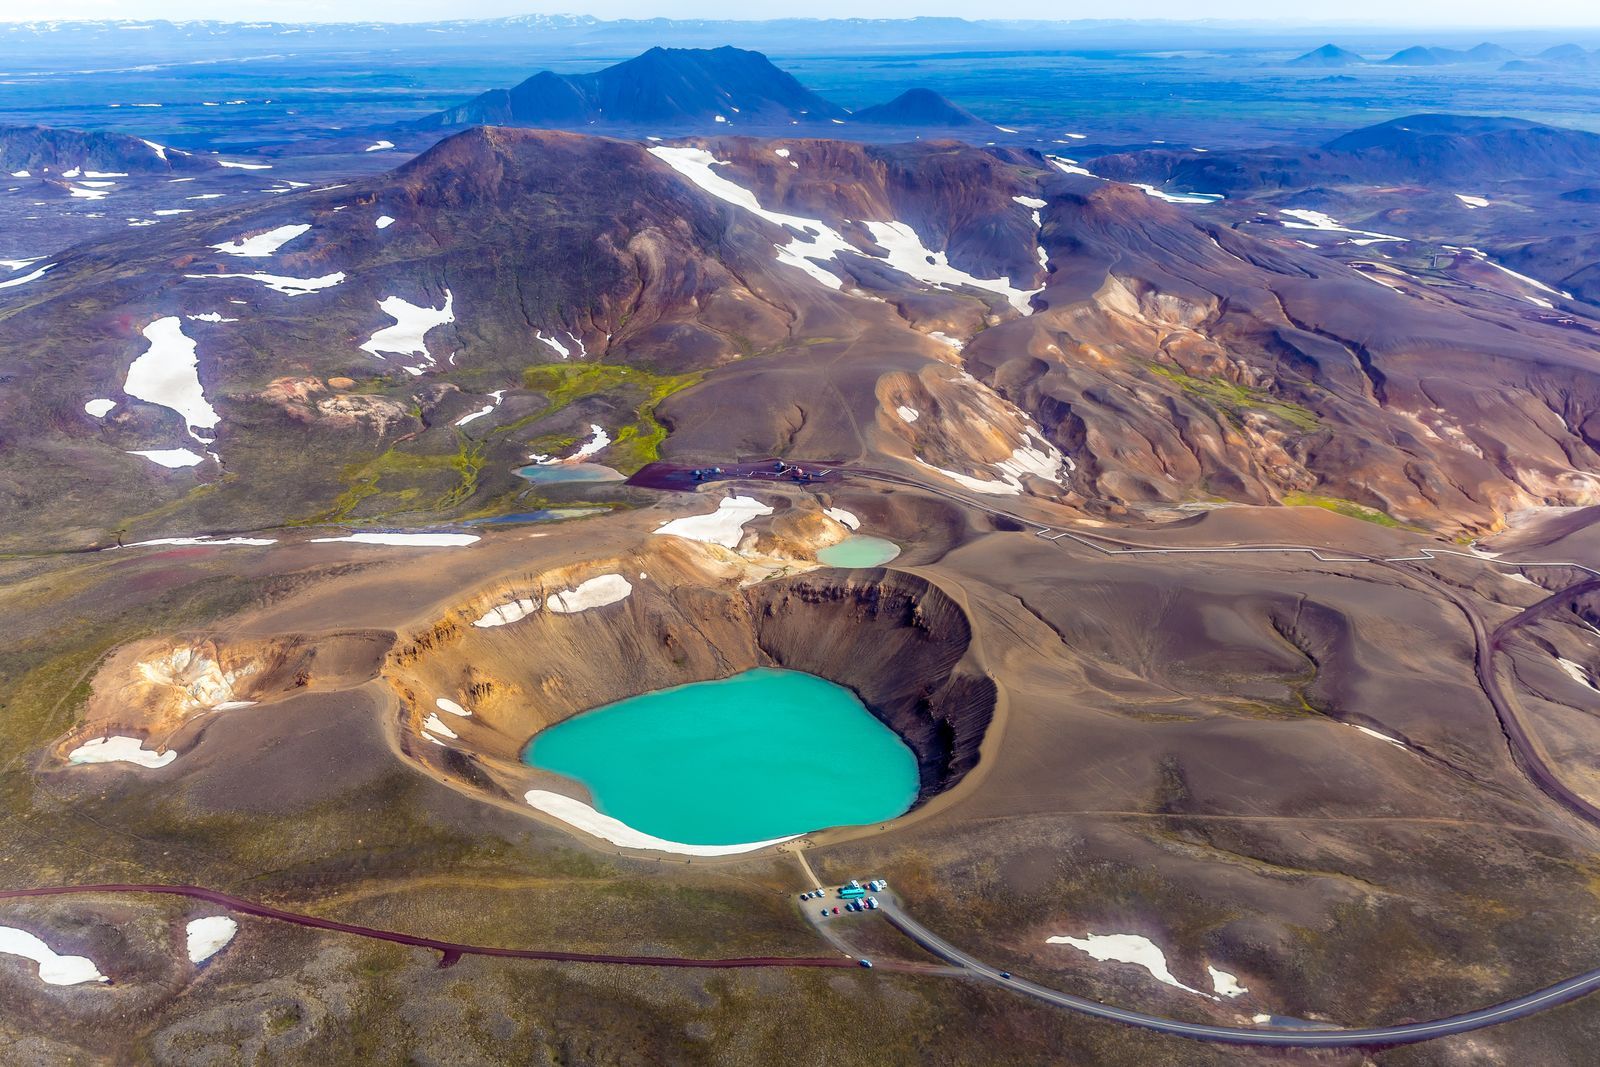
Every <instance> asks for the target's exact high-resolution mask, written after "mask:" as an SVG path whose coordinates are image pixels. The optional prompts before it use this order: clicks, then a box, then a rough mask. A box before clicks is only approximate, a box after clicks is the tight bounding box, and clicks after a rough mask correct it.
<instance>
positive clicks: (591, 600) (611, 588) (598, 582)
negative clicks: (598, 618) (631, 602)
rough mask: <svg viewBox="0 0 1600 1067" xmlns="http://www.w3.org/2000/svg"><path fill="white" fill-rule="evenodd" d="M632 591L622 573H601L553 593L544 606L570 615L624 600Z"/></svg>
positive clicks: (631, 586) (561, 613) (630, 585)
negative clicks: (574, 585) (570, 587)
mask: <svg viewBox="0 0 1600 1067" xmlns="http://www.w3.org/2000/svg"><path fill="white" fill-rule="evenodd" d="M632 592H633V585H632V584H631V583H629V581H628V579H626V578H624V577H623V576H622V575H620V574H602V575H600V576H599V577H596V578H590V579H589V580H588V581H586V582H579V583H578V585H577V586H576V587H575V588H573V589H567V590H564V591H562V592H560V593H555V594H553V595H552V596H551V597H550V598H549V599H548V600H547V601H545V606H546V607H548V608H549V609H550V610H551V611H553V612H556V613H557V614H560V615H572V614H576V613H577V612H580V611H588V610H589V609H590V608H603V607H605V606H606V605H607V604H615V603H617V602H619V601H622V600H626V599H627V598H628V595H629V594H630V593H632Z"/></svg>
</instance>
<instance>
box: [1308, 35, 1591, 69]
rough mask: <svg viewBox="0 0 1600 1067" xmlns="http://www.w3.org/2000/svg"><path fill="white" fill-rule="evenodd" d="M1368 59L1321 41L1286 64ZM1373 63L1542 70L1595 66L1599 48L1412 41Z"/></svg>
mask: <svg viewBox="0 0 1600 1067" xmlns="http://www.w3.org/2000/svg"><path fill="white" fill-rule="evenodd" d="M1370 62H1372V61H1370V60H1368V59H1367V58H1366V57H1365V56H1362V55H1360V54H1359V53H1356V52H1352V51H1350V50H1349V49H1346V48H1340V47H1339V46H1338V45H1335V44H1325V45H1323V46H1322V47H1321V48H1313V49H1312V50H1311V51H1309V52H1307V53H1305V54H1304V55H1299V56H1296V57H1295V58H1293V59H1291V60H1289V62H1288V64H1287V66H1291V67H1354V66H1361V65H1365V64H1367V63H1370ZM1376 63H1377V65H1380V66H1386V67H1448V66H1460V65H1467V64H1473V65H1481V66H1487V65H1490V64H1499V65H1500V69H1501V70H1545V69H1556V68H1562V67H1569V68H1570V67H1577V68H1584V67H1595V66H1600V49H1596V50H1595V51H1593V52H1589V51H1587V50H1585V49H1584V48H1583V47H1582V46H1580V45H1575V44H1562V45H1556V46H1554V47H1552V48H1546V49H1545V50H1544V51H1542V52H1540V53H1538V54H1537V55H1534V56H1519V55H1518V54H1517V53H1515V52H1513V51H1512V50H1511V49H1509V48H1504V47H1502V46H1500V45H1497V44H1492V43H1490V42H1487V41H1485V42H1484V43H1483V44H1480V45H1477V46H1475V47H1473V48H1467V49H1460V48H1435V47H1430V46H1428V45H1420V44H1419V45H1412V46H1411V47H1410V48H1402V49H1401V50H1400V51H1398V52H1396V53H1395V54H1394V55H1392V56H1390V57H1389V58H1387V59H1381V60H1377V61H1376Z"/></svg>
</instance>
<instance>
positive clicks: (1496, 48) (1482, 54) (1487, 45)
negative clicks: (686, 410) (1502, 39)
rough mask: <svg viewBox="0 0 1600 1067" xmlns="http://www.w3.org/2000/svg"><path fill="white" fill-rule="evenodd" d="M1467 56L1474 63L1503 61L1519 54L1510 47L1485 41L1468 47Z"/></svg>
mask: <svg viewBox="0 0 1600 1067" xmlns="http://www.w3.org/2000/svg"><path fill="white" fill-rule="evenodd" d="M1466 57H1467V60H1468V61H1469V62H1472V63H1503V62H1505V61H1506V60H1510V59H1515V58H1517V54H1516V53H1515V52H1513V51H1512V50H1511V49H1509V48H1502V47H1501V46H1500V45H1497V44H1494V43H1492V42H1489V41H1485V42H1483V43H1482V44H1480V45H1474V46H1473V47H1471V48H1469V49H1467V51H1466Z"/></svg>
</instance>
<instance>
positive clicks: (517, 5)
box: [0, 0, 1600, 28]
mask: <svg viewBox="0 0 1600 1067" xmlns="http://www.w3.org/2000/svg"><path fill="white" fill-rule="evenodd" d="M1291 10H1292V12H1293V18H1292V22H1290V23H1285V24H1286V25H1291V24H1294V23H1299V24H1306V23H1316V24H1322V25H1331V24H1350V23H1361V24H1367V25H1403V26H1422V27H1425V26H1438V27H1441V28H1446V27H1448V28H1460V27H1462V26H1465V25H1476V26H1496V27H1504V28H1532V27H1539V26H1600V4H1597V3H1595V2H1594V0H1521V2H1519V3H1517V4H1515V5H1507V4H1506V3H1505V2H1504V0H1405V2H1404V3H1396V2H1395V0H1300V2H1299V3H1296V4H1293V5H1292V8H1291ZM539 11H543V12H549V13H570V12H576V13H580V14H588V15H595V16H598V17H600V18H653V17H658V16H660V17H669V18H734V19H760V18H778V17H793V16H795V15H797V14H802V13H803V14H805V15H809V16H812V17H819V18H834V17H837V18H856V17H863V16H864V17H870V18H909V17H912V16H915V15H955V16H962V17H966V18H990V17H994V16H995V15H997V14H1002V13H1004V14H1008V15H1012V16H1013V17H1033V18H1041V17H1045V18H1057V19H1073V18H1105V17H1107V16H1108V15H1112V16H1113V17H1115V18H1121V19H1146V18H1148V19H1178V20H1186V21H1187V20H1193V19H1194V18H1196V17H1197V16H1203V17H1205V18H1207V19H1226V20H1234V19H1252V20H1254V19H1260V20H1267V21H1277V20H1282V19H1283V18H1284V15H1285V5H1284V3H1283V2H1282V0H1208V2H1207V3H1206V4H1204V5H1201V6H1200V7H1197V6H1196V4H1195V3H1194V2H1193V0H1119V2H1118V3H1117V4H1116V5H1115V8H1114V11H1108V10H1107V8H1106V5H1105V4H1104V3H1103V2H1100V0H1096V2H1092V3H1091V2H1087V0H1068V2H1066V3H1060V4H1051V5H1049V6H1048V7H1046V8H1043V9H1033V10H1023V9H1018V8H1015V7H1012V8H1000V9H997V8H996V7H995V6H994V5H993V4H992V3H986V2H984V0H877V2H876V3H873V4H871V5H863V4H862V3H861V2H860V0H807V3H805V4H804V5H796V4H795V3H794V2H793V0H788V2H785V3H777V2H773V0H648V2H641V0H565V2H561V0H557V2H554V3H551V2H545V3H541V2H540V0H452V2H451V3H449V4H443V5H441V4H440V3H439V2H438V0H230V2H229V3H228V4H226V5H218V4H217V3H216V0H0V21H26V20H31V19H100V18H132V19H219V18H220V19H227V20H232V21H251V20H263V21H274V22H296V21H305V22H329V21H339V22H342V21H369V20H373V21H392V22H418V21H431V20H436V19H443V18H450V19H456V18H492V17H495V16H500V15H521V14H528V13H531V12H539ZM1046 12H1048V14H1047V13H1046Z"/></svg>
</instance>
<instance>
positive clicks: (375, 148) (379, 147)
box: [362, 140, 394, 152]
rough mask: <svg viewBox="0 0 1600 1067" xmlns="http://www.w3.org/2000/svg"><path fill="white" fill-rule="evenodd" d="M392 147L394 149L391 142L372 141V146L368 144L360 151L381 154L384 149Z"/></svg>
mask: <svg viewBox="0 0 1600 1067" xmlns="http://www.w3.org/2000/svg"><path fill="white" fill-rule="evenodd" d="M393 147H394V142H393V141H384V140H378V141H374V142H373V143H372V144H369V145H368V146H367V147H366V148H364V149H362V151H363V152H382V151H383V150H384V149H387V148H393Z"/></svg>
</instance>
